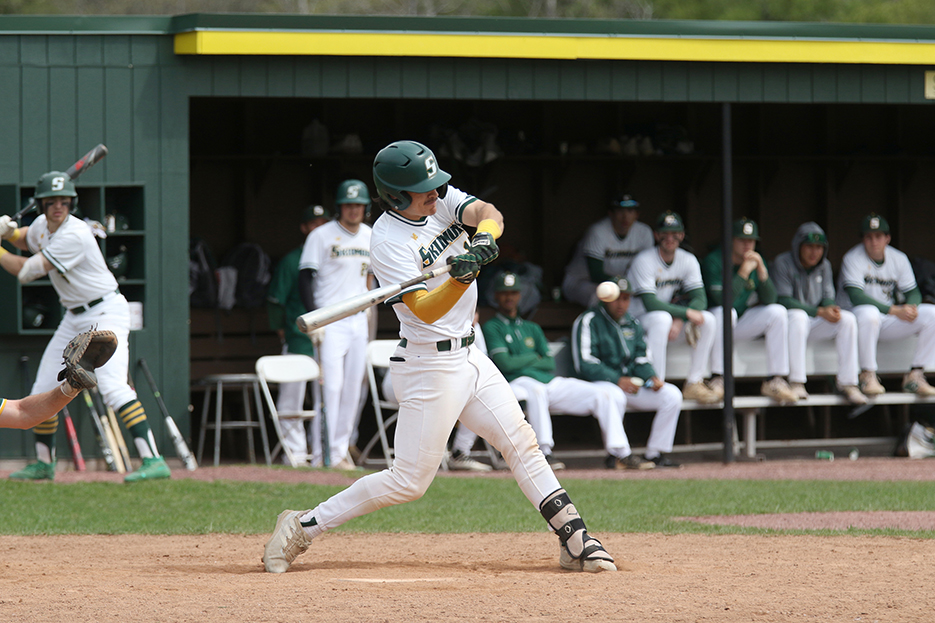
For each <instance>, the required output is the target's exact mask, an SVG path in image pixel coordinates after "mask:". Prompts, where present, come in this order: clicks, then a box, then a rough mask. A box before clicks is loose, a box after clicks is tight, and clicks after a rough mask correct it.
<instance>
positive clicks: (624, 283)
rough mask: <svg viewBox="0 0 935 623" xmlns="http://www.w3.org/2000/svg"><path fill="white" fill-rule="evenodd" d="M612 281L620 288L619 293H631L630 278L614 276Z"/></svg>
mask: <svg viewBox="0 0 935 623" xmlns="http://www.w3.org/2000/svg"><path fill="white" fill-rule="evenodd" d="M614 283H616V284H617V287H618V288H620V294H624V293H626V294H632V293H633V286H632V285H631V284H630V280H629V279H626V278H624V277H614Z"/></svg>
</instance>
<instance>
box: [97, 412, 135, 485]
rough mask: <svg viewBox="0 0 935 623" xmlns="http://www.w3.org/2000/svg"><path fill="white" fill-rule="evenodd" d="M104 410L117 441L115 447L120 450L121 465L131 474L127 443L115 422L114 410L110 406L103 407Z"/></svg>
mask: <svg viewBox="0 0 935 623" xmlns="http://www.w3.org/2000/svg"><path fill="white" fill-rule="evenodd" d="M104 409H106V411H107V419H108V420H110V426H111V428H113V429H114V437H115V438H116V439H117V447H118V448H120V458H121V459H123V464H124V466H125V467H126V469H127V471H128V472H132V471H133V467H132V465H133V464H132V463H131V462H130V449H129V448H127V441H126V439H124V438H123V431H122V430H120V424H119V423H118V422H117V414H116V413H114V410H113V409H112V408H111V407H110V405H104Z"/></svg>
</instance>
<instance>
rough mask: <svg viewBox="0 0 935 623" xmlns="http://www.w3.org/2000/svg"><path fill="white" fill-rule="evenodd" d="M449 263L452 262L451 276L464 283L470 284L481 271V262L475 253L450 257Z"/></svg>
mask: <svg viewBox="0 0 935 623" xmlns="http://www.w3.org/2000/svg"><path fill="white" fill-rule="evenodd" d="M448 263H449V264H451V273H450V274H451V278H452V279H454V280H455V281H460V282H461V283H464V284H470V283H471V282H472V281H474V280H475V279H477V275H478V273H480V266H481V263H480V262H479V261H478V260H477V257H476V256H475V255H474V254H473V253H465V254H464V255H455V256H453V257H449V258H448Z"/></svg>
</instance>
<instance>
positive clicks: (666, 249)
mask: <svg viewBox="0 0 935 623" xmlns="http://www.w3.org/2000/svg"><path fill="white" fill-rule="evenodd" d="M653 233H654V236H655V237H656V244H657V246H656V247H653V248H651V249H646V250H644V251H640V252H639V253H638V254H637V255H636V257H635V258H633V262H632V263H631V264H630V272H629V274H628V275H627V279H628V280H629V282H630V284H631V285H632V287H633V293H634V294H635V296H634V298H633V301H632V303H631V305H630V315H632V316H633V317H634V318H636V319H637V320H639V321H640V324H641V325H643V330H644V331H645V332H646V346H647V350H648V352H649V357H650V359H651V360H652V362H653V368H655V370H656V376H658V377H659V378H660V379H662V380H665V378H666V351H667V347H668V343H669V342H671V341H674V340H676V339H678V337H679V336H681V335H683V334H684V335H685V337H686V339H687V340H688V342H689V344H691V346H692V353H691V364H690V367H689V370H688V375H687V376H686V378H685V386H684V387H683V388H682V397H683V398H685V399H686V400H697V401H698V402H701V403H705V404H711V403H715V402H718V401H720V399H721V397H720V396H719V395H718V394H717V393H716V392H714V391H713V390H711V389H710V388H709V387H708V386H707V385H705V383H704V374H705V369H706V368H707V366H708V362H709V361H710V359H711V350H712V349H713V348H714V338H715V335H716V334H717V327H716V326H715V322H714V315H713V314H711V312H709V311H707V307H708V297H707V296H706V295H705V291H704V281H702V279H701V265H700V264H699V263H698V259H697V258H696V257H695V256H694V255H692V254H691V253H689V252H688V251H686V250H685V249H682V248H680V246H679V245H681V244H682V240H684V239H685V226H684V225H683V224H682V217H680V216H679V215H678V214H676V213H675V212H665V213H663V214H661V215H660V216H659V218H658V219H657V220H656V227H655V229H654V232H653Z"/></svg>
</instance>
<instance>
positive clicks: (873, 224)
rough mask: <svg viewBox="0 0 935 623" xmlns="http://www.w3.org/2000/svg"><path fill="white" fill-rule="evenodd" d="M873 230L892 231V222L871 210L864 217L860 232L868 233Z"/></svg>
mask: <svg viewBox="0 0 935 623" xmlns="http://www.w3.org/2000/svg"><path fill="white" fill-rule="evenodd" d="M872 231H878V232H881V233H884V234H888V233H890V224H889V223H887V222H886V219H885V218H883V217H882V216H880V215H879V214H876V213H874V212H871V213H870V214H868V215H867V216H865V217H864V222H863V223H862V224H861V226H860V233H861V234H868V233H870V232H872Z"/></svg>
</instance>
